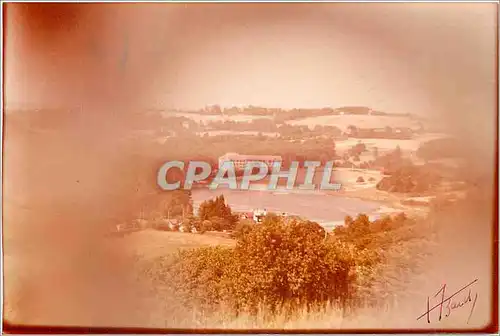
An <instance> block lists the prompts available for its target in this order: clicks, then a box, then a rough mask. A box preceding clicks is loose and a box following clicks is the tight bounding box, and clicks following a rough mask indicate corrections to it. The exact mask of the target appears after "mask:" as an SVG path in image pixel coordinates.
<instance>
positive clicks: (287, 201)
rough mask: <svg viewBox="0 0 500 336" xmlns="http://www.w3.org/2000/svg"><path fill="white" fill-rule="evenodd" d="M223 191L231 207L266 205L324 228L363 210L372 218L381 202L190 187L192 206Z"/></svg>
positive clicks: (294, 192)
mask: <svg viewBox="0 0 500 336" xmlns="http://www.w3.org/2000/svg"><path fill="white" fill-rule="evenodd" d="M221 194H223V195H224V198H225V200H226V203H227V204H229V206H231V209H232V210H233V211H252V210H254V209H266V210H267V211H271V212H286V213H288V214H290V215H297V216H300V217H303V218H305V219H309V220H312V221H315V222H318V223H319V224H321V225H322V226H323V227H325V228H333V227H334V226H336V225H341V224H342V223H343V220H344V217H345V216H347V215H350V216H353V217H355V216H356V215H358V214H359V213H366V214H368V215H370V217H371V218H376V217H377V214H376V211H377V210H378V209H379V208H380V206H381V204H380V203H377V202H368V201H364V200H360V199H354V198H347V197H341V196H336V195H328V194H326V193H325V192H322V191H319V190H315V191H303V190H285V189H281V190H280V189H276V190H273V191H271V190H230V189H227V188H217V189H216V190H209V189H205V188H203V189H193V190H192V197H193V204H194V209H195V211H197V209H198V207H199V205H200V203H201V202H203V201H205V200H208V199H213V198H215V197H216V196H219V195H221Z"/></svg>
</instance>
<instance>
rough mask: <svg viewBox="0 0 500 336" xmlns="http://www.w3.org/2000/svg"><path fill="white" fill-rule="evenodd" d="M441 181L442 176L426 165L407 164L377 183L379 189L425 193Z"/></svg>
mask: <svg viewBox="0 0 500 336" xmlns="http://www.w3.org/2000/svg"><path fill="white" fill-rule="evenodd" d="M440 182H441V176H440V175H439V174H438V173H437V172H435V171H433V170H429V169H427V168H426V167H425V166H416V165H407V166H403V167H400V168H398V169H396V170H395V171H393V172H391V175H389V176H386V177H384V178H383V179H382V180H380V182H379V183H378V184H377V189H379V190H385V191H389V192H399V193H423V192H426V191H428V190H430V189H432V188H434V187H436V186H437V185H439V183H440Z"/></svg>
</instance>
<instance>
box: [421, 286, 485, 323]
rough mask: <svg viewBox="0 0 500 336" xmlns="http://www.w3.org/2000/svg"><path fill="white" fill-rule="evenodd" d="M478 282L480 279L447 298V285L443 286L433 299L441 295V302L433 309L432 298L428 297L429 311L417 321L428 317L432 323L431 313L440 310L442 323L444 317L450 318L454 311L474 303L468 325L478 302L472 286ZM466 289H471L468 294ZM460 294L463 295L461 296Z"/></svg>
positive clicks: (439, 318) (428, 321)
mask: <svg viewBox="0 0 500 336" xmlns="http://www.w3.org/2000/svg"><path fill="white" fill-rule="evenodd" d="M477 281H478V279H475V280H474V281H472V282H471V283H469V284H467V285H465V286H464V287H462V288H460V289H459V290H458V291H456V292H455V293H453V294H451V295H450V296H448V297H445V292H446V284H444V285H443V286H441V288H440V289H439V290H438V291H437V293H436V294H435V295H434V297H433V299H435V298H436V297H437V296H438V295H440V294H441V295H440V297H439V298H438V300H440V301H439V303H437V304H436V305H434V306H433V307H431V298H430V297H427V311H426V312H425V313H423V314H422V315H420V316H419V317H418V318H417V320H420V319H421V318H423V317H424V316H425V317H427V323H431V312H432V311H435V310H438V311H439V317H438V321H441V319H442V317H443V316H444V317H448V316H450V314H451V313H452V312H453V311H454V310H456V309H459V308H462V307H464V306H466V305H469V304H470V303H471V302H472V303H471V304H470V306H471V308H470V311H469V317H468V318H467V324H468V323H469V320H470V318H471V316H472V313H473V312H474V308H475V307H476V301H477V293H475V295H472V291H471V286H472V285H473V284H475V283H476V282H477ZM466 289H469V291H468V292H467V291H466ZM466 293H467V294H466ZM459 294H463V295H461V296H459ZM473 296H474V298H473ZM443 313H444V314H443Z"/></svg>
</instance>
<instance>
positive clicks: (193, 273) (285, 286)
mask: <svg viewBox="0 0 500 336" xmlns="http://www.w3.org/2000/svg"><path fill="white" fill-rule="evenodd" d="M353 246H354V245H352V244H347V243H344V242H340V241H336V240H334V239H331V238H328V237H327V235H325V231H324V229H323V228H322V227H321V226H319V225H318V224H317V223H313V222H307V221H295V220H294V221H288V222H287V223H284V222H283V221H282V220H281V219H279V218H277V217H272V216H269V217H267V218H266V219H265V220H264V223H263V224H262V225H255V226H254V227H253V228H251V229H247V230H245V231H244V233H242V234H241V235H239V236H238V240H237V245H236V247H235V248H223V247H208V248H198V249H195V250H190V251H184V252H181V253H179V254H178V255H177V256H176V257H174V258H173V259H172V260H170V261H169V262H168V263H167V262H165V261H164V262H163V263H162V265H161V267H162V268H163V269H164V270H165V273H164V274H163V275H162V276H161V277H160V278H161V279H160V280H161V281H162V282H163V283H164V284H165V285H169V286H171V287H172V288H173V290H174V291H175V292H176V295H178V296H179V298H180V300H181V301H182V303H183V305H185V306H186V307H197V309H204V310H206V311H211V310H213V309H215V308H217V309H218V308H220V307H225V308H227V309H230V310H231V311H233V312H235V313H237V314H238V313H250V314H254V313H256V312H257V311H258V310H259V309H262V308H263V307H264V308H265V309H266V310H269V311H277V310H279V311H281V312H283V311H288V312H289V313H292V312H293V311H295V310H297V309H304V308H305V309H312V308H317V307H318V306H321V305H326V304H334V305H336V306H338V307H342V308H346V307H351V306H355V305H356V304H357V302H358V301H359V298H360V297H359V295H360V292H359V288H361V287H366V281H367V279H369V278H370V274H371V273H372V271H373V266H374V263H375V261H376V260H377V259H376V258H375V256H374V255H373V253H372V252H370V251H368V250H364V251H361V250H357V249H355V248H354V247H353Z"/></svg>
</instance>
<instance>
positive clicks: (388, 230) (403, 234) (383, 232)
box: [333, 212, 416, 250]
mask: <svg viewBox="0 0 500 336" xmlns="http://www.w3.org/2000/svg"><path fill="white" fill-rule="evenodd" d="M415 225H416V220H415V219H412V218H408V217H407V216H406V214H405V213H404V212H402V213H399V214H397V215H394V216H384V217H382V218H379V219H376V220H373V221H370V218H369V217H368V216H367V215H365V214H359V215H358V216H357V217H356V218H352V217H351V216H346V217H345V219H344V225H343V226H337V227H336V228H335V229H334V231H333V233H334V236H335V238H337V239H338V240H340V241H343V242H346V243H352V244H354V245H355V246H356V247H357V248H358V249H360V250H363V249H369V250H379V249H382V250H385V249H387V248H389V247H390V245H392V244H395V243H396V244H397V243H398V242H399V241H403V240H408V239H411V238H414V237H415V235H416V232H415V230H414V228H415ZM406 229H408V230H406ZM395 232H397V234H394V233H395Z"/></svg>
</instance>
